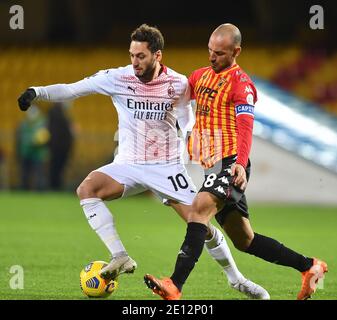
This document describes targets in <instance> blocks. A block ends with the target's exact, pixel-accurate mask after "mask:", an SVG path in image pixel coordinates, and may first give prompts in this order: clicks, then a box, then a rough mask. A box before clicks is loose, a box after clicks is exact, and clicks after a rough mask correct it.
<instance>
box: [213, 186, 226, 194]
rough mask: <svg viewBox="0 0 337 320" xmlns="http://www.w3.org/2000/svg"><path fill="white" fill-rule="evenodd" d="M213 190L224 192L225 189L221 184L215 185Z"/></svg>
mask: <svg viewBox="0 0 337 320" xmlns="http://www.w3.org/2000/svg"><path fill="white" fill-rule="evenodd" d="M214 190H215V191H218V192H219V193H222V194H226V191H225V189H224V188H223V187H221V186H218V187H216V188H215V189H214Z"/></svg>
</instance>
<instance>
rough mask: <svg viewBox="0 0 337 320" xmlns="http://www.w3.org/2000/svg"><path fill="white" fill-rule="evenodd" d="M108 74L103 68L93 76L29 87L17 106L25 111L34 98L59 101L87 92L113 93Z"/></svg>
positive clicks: (77, 96)
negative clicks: (70, 81)
mask: <svg viewBox="0 0 337 320" xmlns="http://www.w3.org/2000/svg"><path fill="white" fill-rule="evenodd" d="M109 76H110V74H109V70H103V71H100V72H98V73H96V74H95V75H94V76H91V77H88V78H85V79H83V80H80V81H77V82H74V83H69V84H53V85H49V86H44V87H30V88H28V89H27V90H26V91H25V92H24V93H23V94H22V95H21V96H20V97H19V99H18V103H19V107H20V109H21V110H22V111H26V110H27V109H28V108H29V107H30V105H31V103H32V101H33V100H34V99H35V100H43V101H50V102H61V101H68V100H73V99H77V98H79V97H83V96H87V95H89V94H104V95H113V93H114V92H113V90H112V83H111V80H110V78H109Z"/></svg>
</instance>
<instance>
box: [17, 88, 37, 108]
mask: <svg viewBox="0 0 337 320" xmlns="http://www.w3.org/2000/svg"><path fill="white" fill-rule="evenodd" d="M35 97H36V93H35V90H34V89H31V88H30V89H27V90H26V91H25V92H24V93H23V94H21V96H20V97H19V99H18V104H19V107H20V109H21V110H22V111H26V110H27V109H28V108H29V107H30V105H31V103H32V101H33V100H34V99H35Z"/></svg>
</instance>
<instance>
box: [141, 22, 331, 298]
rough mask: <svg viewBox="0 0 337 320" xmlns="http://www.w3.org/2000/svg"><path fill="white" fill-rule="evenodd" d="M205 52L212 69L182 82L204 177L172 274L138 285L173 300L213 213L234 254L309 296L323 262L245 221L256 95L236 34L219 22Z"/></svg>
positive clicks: (192, 148)
mask: <svg viewBox="0 0 337 320" xmlns="http://www.w3.org/2000/svg"><path fill="white" fill-rule="evenodd" d="M208 50H209V61H210V64H211V65H210V66H209V67H206V68H201V69H198V70H196V71H194V72H193V73H192V74H191V76H190V77H189V83H190V86H191V89H192V95H191V98H192V99H195V100H196V121H195V125H194V127H193V130H192V133H191V136H190V137H189V144H188V151H189V154H190V156H191V158H192V159H194V160H196V161H198V162H199V163H200V164H201V165H202V166H203V167H204V169H205V180H204V183H203V186H202V187H201V189H200V190H199V193H198V194H197V196H196V197H195V199H194V201H193V204H192V213H191V215H190V216H189V219H188V226H187V232H186V237H185V240H184V242H183V244H182V246H181V250H180V252H179V254H178V257H177V261H176V265H175V270H174V272H173V274H172V276H171V277H170V278H163V279H157V278H156V277H154V276H153V275H150V274H147V275H145V277H144V280H145V283H146V284H147V285H148V287H149V288H151V289H152V290H153V291H154V292H155V293H157V294H158V295H160V296H161V297H162V298H163V299H166V300H176V299H180V297H181V291H182V287H183V285H184V283H185V281H186V280H187V278H188V276H189V274H190V273H191V271H192V270H193V268H194V265H195V263H196V262H197V261H198V259H199V256H200V254H201V252H202V248H203V243H204V241H205V237H206V234H207V225H208V223H209V221H210V219H211V218H212V217H213V216H215V218H216V220H217V221H218V223H219V224H220V225H221V226H222V228H223V229H224V230H225V231H226V233H227V235H228V236H229V237H230V238H231V240H232V242H233V244H234V246H235V247H236V248H237V249H239V250H241V251H243V252H247V253H249V254H252V255H255V256H257V257H259V258H262V259H264V260H266V261H269V262H272V263H276V264H280V265H283V266H288V267H292V268H294V269H296V270H298V271H300V272H301V273H302V287H301V290H300V292H299V293H298V297H297V298H298V299H299V300H305V299H308V298H309V297H310V296H311V294H312V293H314V292H315V290H316V287H317V282H318V280H319V279H321V278H323V277H324V273H325V272H327V270H328V268H327V264H326V263H325V262H324V261H321V260H319V259H316V258H308V257H305V256H303V255H301V254H298V253H297V252H295V251H293V250H291V249H289V248H287V247H285V246H284V245H283V244H281V243H279V242H278V241H276V240H274V239H271V238H268V237H265V236H263V235H260V234H258V233H255V232H254V231H253V229H252V227H251V225H250V222H249V214H248V205H247V201H246V197H245V194H244V190H245V188H246V185H247V182H248V179H249V174H250V161H249V153H250V148H251V143H252V131H253V121H254V104H255V103H256V101H257V93H256V89H255V86H254V84H253V82H252V81H251V79H250V78H249V77H248V75H247V74H246V73H245V72H244V71H243V70H242V69H241V68H240V66H239V65H238V64H237V63H236V58H237V56H238V55H239V54H240V52H241V33H240V30H239V29H238V28H237V27H236V26H234V25H232V24H223V25H220V26H219V27H218V28H216V29H215V31H214V32H213V33H212V35H211V37H210V39H209V43H208Z"/></svg>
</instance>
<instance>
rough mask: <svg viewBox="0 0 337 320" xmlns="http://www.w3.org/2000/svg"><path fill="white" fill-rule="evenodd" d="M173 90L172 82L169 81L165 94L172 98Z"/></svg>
mask: <svg viewBox="0 0 337 320" xmlns="http://www.w3.org/2000/svg"><path fill="white" fill-rule="evenodd" d="M175 93H176V92H175V90H174V87H173V86H172V83H170V85H169V87H168V89H167V94H168V96H169V97H170V98H173V97H174V95H175Z"/></svg>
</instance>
